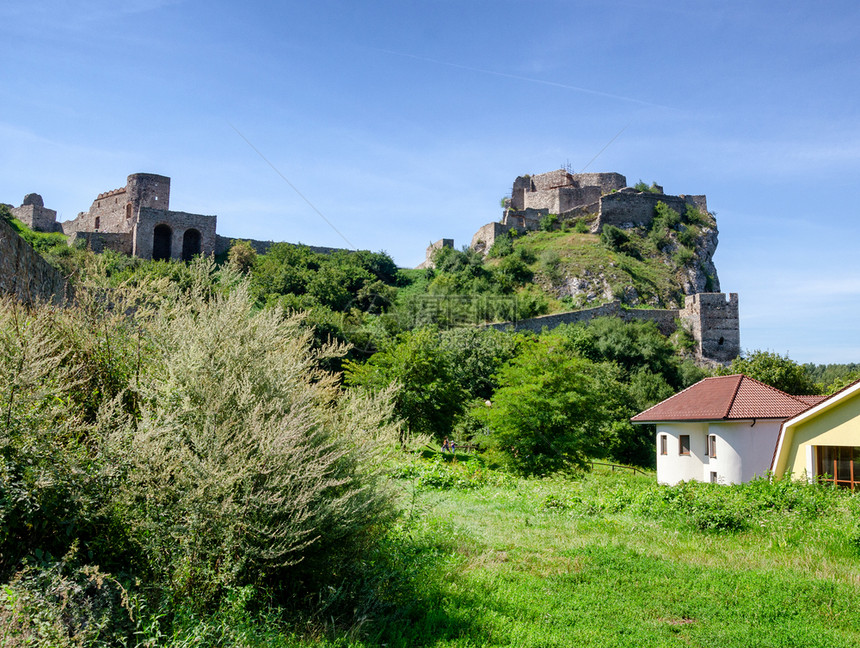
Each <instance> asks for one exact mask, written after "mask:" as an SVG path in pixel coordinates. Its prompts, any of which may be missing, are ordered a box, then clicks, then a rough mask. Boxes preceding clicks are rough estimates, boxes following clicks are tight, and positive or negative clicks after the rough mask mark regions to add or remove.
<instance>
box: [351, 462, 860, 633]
mask: <svg viewBox="0 0 860 648" xmlns="http://www.w3.org/2000/svg"><path fill="white" fill-rule="evenodd" d="M653 482H654V478H653V476H650V477H641V476H639V477H633V476H620V475H611V474H596V475H592V476H589V477H587V478H585V479H584V480H582V481H578V482H576V481H569V480H563V479H557V480H528V481H527V480H511V481H510V482H509V483H508V484H507V485H503V486H485V487H480V488H466V489H462V488H459V489H458V488H457V487H456V486H455V487H454V488H448V489H445V490H436V489H426V488H422V487H421V486H420V485H419V488H418V491H417V492H416V493H415V499H414V501H413V500H411V499H410V502H411V504H410V505H411V506H413V507H414V510H416V511H418V513H417V514H416V516H415V521H414V523H413V526H412V528H411V529H410V533H413V534H424V537H426V538H429V539H431V541H432V542H433V543H435V548H434V549H433V550H434V551H436V552H437V555H436V560H435V564H430V565H428V566H427V567H426V569H425V572H424V580H425V587H424V588H423V590H422V588H419V591H423V593H424V596H425V598H426V600H425V601H424V602H423V605H424V606H425V607H424V608H423V609H421V607H420V606H416V609H413V610H411V611H410V613H409V614H408V615H407V616H406V617H403V618H397V617H395V618H394V619H393V620H391V621H390V622H388V623H383V624H381V626H382V627H379V628H375V629H374V632H376V633H378V637H377V638H376V639H375V640H365V641H366V643H358V644H355V645H358V646H376V645H387V646H464V647H465V646H517V647H527V646H535V647H547V646H713V647H715V648H729V647H732V646H738V647H741V646H743V647H750V646H762V647H764V646H768V647H778V646H804V647H813V646H822V647H824V646H827V647H828V648H833V647H836V646H846V647H847V646H858V645H860V553H858V545H857V527H856V519H857V511H858V506H857V498H852V497H838V498H833V497H831V498H830V499H829V500H828V501H829V502H830V503H829V504H827V506H828V507H829V509H828V510H822V511H820V512H818V513H815V512H812V513H810V512H809V511H800V510H789V511H780V510H773V509H770V508H768V507H767V506H764V507H759V508H758V509H756V510H754V511H751V512H750V514H749V518H750V519H749V520H748V524H747V525H746V527H745V528H744V530H741V531H702V530H698V529H696V528H695V526H692V525H691V524H690V521H689V519H688V518H687V516H686V515H684V514H678V515H676V514H674V513H673V512H672V510H671V507H672V503H668V504H664V505H662V506H655V507H651V506H650V504H648V502H647V499H648V498H649V497H650V498H654V499H659V498H660V496H661V495H660V493H661V491H663V490H665V489H661V488H660V487H657V486H655V485H654V483H653ZM413 483H414V482H406V481H404V487H405V488H406V489H407V490H410V489H412V488H413ZM719 488H722V489H723V493H725V494H728V491H729V490H730V489H727V488H726V487H707V486H704V485H703V487H702V489H701V491H702V492H704V493H706V495H705V496H703V497H704V498H705V499H703V500H702V506H712V505H713V501H718V500H715V499H714V498H715V497H716V498H718V499H719V498H721V497H722V495H721V494H720V491H719ZM695 492H698V491H695ZM715 493H716V494H715ZM694 494H695V493H694ZM729 499H731V498H729ZM813 508H814V507H813ZM661 509H662V510H661ZM852 524H853V525H854V526H852Z"/></svg>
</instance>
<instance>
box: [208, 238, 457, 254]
mask: <svg viewBox="0 0 860 648" xmlns="http://www.w3.org/2000/svg"><path fill="white" fill-rule="evenodd" d="M446 240H451V239H446ZM237 241H244V242H246V243H248V244H249V245H250V246H251V247H252V248H253V249H254V251H255V252H256V253H257V254H266V253H267V252H268V251H269V248H271V247H272V246H273V245H275V244H276V243H281V241H259V240H256V239H246V238H230V237H229V236H221V235H220V234H218V235H216V236H215V254H226V253H227V252H229V251H230V248H231V247H233V243H235V242H237ZM287 245H300V246H302V247H306V248H308V249H309V250H310V251H311V252H315V253H316V254H332V253H334V252H351V251H352V250H347V249H345V248H333V247H322V246H319V245H303V244H302V243H288V244H287ZM452 245H453V243H452Z"/></svg>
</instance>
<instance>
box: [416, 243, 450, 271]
mask: <svg viewBox="0 0 860 648" xmlns="http://www.w3.org/2000/svg"><path fill="white" fill-rule="evenodd" d="M443 247H447V248H453V247H454V239H446V238H443V239H439V240H438V241H436V242H435V243H431V244H430V245H428V246H427V251H426V252H425V253H424V261H423V263H421V264H419V265H418V268H419V269H423V268H435V267H436V264H435V263H433V255H435V254H436V251H437V250H441V249H442V248H443Z"/></svg>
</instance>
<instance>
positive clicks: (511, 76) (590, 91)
mask: <svg viewBox="0 0 860 648" xmlns="http://www.w3.org/2000/svg"><path fill="white" fill-rule="evenodd" d="M370 49H373V50H376V51H377V52H382V53H384V54H391V55H392V56H400V57H403V58H411V59H415V60H416V61H424V62H426V63H433V64H435V65H443V66H446V67H451V68H456V69H458V70H467V71H469V72H477V73H478V74H487V75H490V76H497V77H502V78H505V79H514V80H516V81H525V82H526V83H536V84H539V85H545V86H550V87H552V88H561V89H563V90H572V91H574V92H580V93H583V94H588V95H593V96H595V97H604V98H606V99H615V100H617V101H625V102H628V103H633V104H637V105H640V106H648V107H650V108H662V109H664V110H671V108H670V107H669V106H664V105H662V104H657V103H653V102H651V101H645V100H643V99H637V98H636V97H627V96H624V95H619V94H613V93H611V92H604V91H602V90H594V89H593V88H584V87H582V86H575V85H570V84H567V83H559V82H558V81H547V80H546V79H538V78H535V77H528V76H522V75H519V74H510V73H508V72H499V71H497V70H487V69H484V68H478V67H474V66H471V65H463V64H461V63H451V62H450V61H440V60H439V59H434V58H430V57H427V56H418V55H417V54H407V53H406V52H395V51H393V50H387V49H382V48H378V47H372V48H370Z"/></svg>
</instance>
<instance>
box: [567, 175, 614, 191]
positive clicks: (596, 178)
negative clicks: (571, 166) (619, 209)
mask: <svg viewBox="0 0 860 648" xmlns="http://www.w3.org/2000/svg"><path fill="white" fill-rule="evenodd" d="M571 177H572V178H573V180H574V181H575V182H578V183H579V185H580V186H581V187H598V188H599V189H600V191H601V192H603V193H605V194H607V193H609V192H611V191H619V190H621V189H623V188H624V187H626V186H627V178H626V177H624V176H623V175H621V174H620V173H615V172H612V173H574V174H572V176H571Z"/></svg>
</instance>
